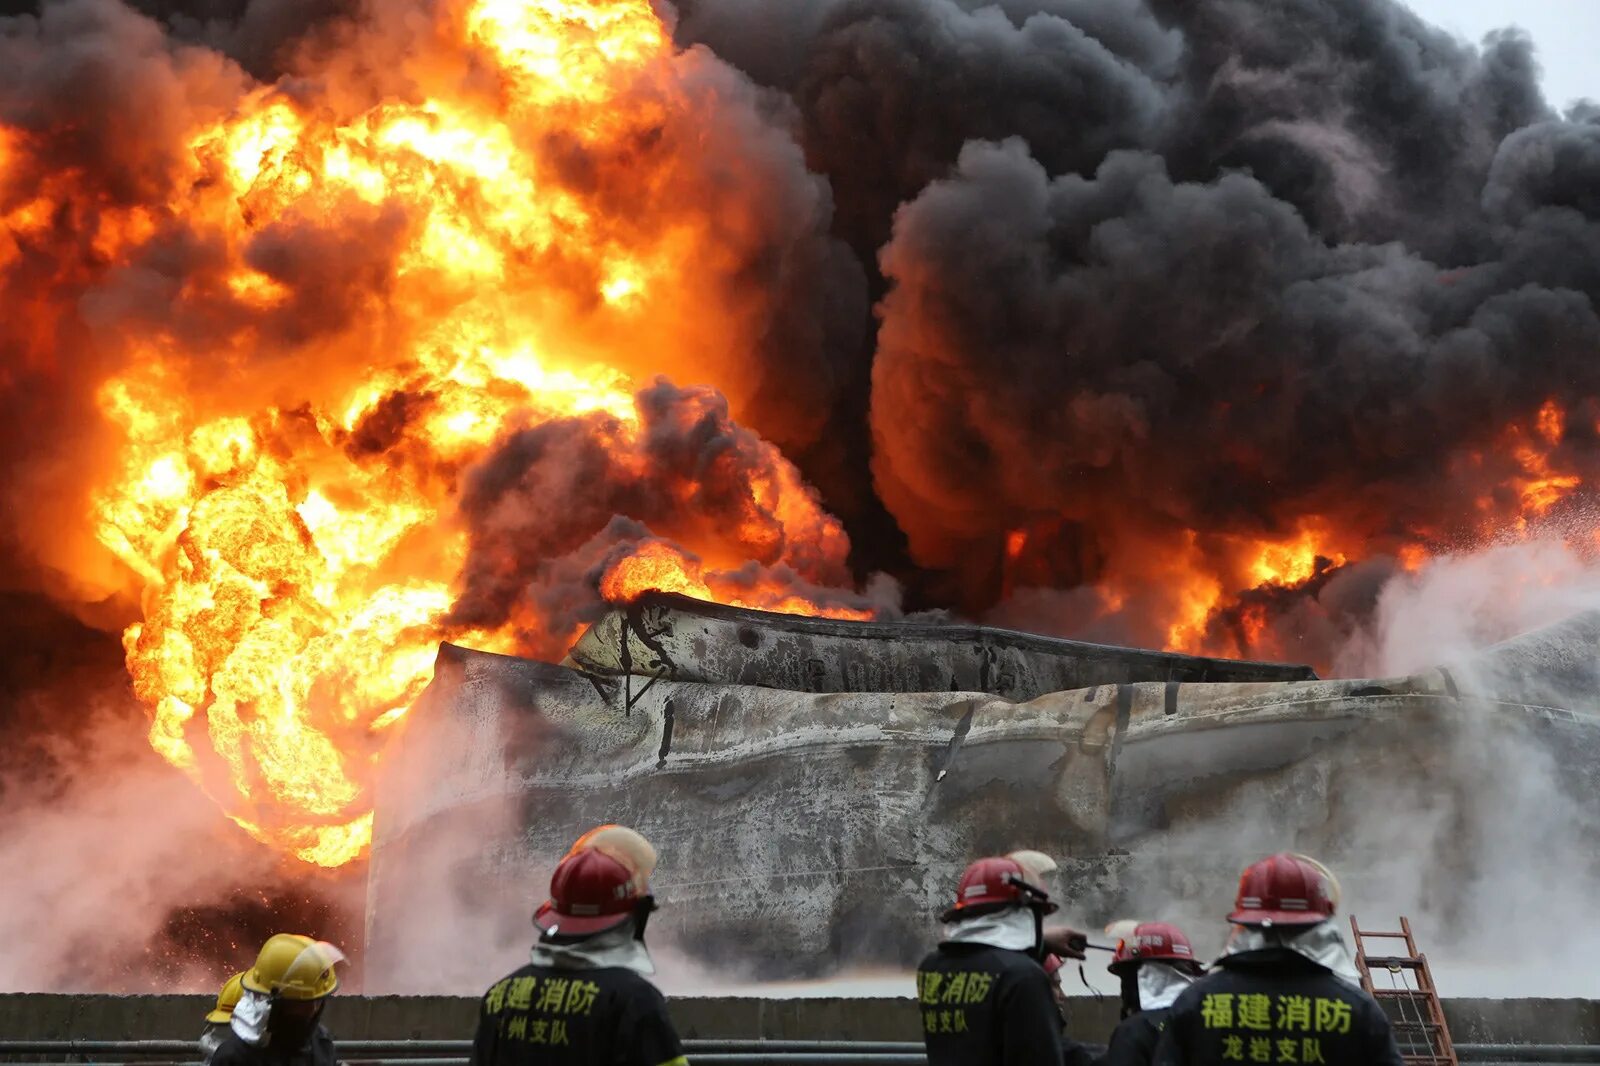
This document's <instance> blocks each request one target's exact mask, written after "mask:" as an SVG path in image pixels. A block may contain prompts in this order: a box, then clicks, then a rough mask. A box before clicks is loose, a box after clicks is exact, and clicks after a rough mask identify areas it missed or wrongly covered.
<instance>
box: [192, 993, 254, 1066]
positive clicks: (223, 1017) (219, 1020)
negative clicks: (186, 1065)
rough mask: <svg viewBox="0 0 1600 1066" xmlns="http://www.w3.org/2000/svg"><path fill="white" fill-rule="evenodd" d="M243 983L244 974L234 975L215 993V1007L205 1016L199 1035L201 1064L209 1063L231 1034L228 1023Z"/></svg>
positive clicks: (231, 1017)
mask: <svg viewBox="0 0 1600 1066" xmlns="http://www.w3.org/2000/svg"><path fill="white" fill-rule="evenodd" d="M243 982H244V974H243V973H242V972H240V973H236V974H234V975H233V976H232V977H230V978H228V979H227V980H226V981H224V982H223V984H222V989H221V990H220V991H219V992H218V993H217V1005H216V1006H215V1007H212V1008H211V1013H210V1014H207V1015H206V1027H205V1031H204V1032H202V1033H201V1034H200V1061H201V1062H210V1061H211V1054H212V1052H214V1051H216V1050H217V1048H219V1047H221V1046H222V1041H223V1038H224V1037H226V1036H227V1035H228V1033H229V1032H231V1030H230V1029H229V1028H228V1023H229V1022H230V1021H231V1020H232V1019H233V1008H234V1005H235V1004H237V1003H238V1002H239V997H240V996H241V995H242V994H243V993H244V984H243Z"/></svg>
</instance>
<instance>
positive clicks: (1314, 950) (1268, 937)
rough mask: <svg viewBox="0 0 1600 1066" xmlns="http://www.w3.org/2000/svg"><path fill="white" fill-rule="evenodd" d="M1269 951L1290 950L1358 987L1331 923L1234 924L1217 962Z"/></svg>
mask: <svg viewBox="0 0 1600 1066" xmlns="http://www.w3.org/2000/svg"><path fill="white" fill-rule="evenodd" d="M1273 948H1278V949H1281V950H1283V951H1292V952H1294V953H1295V954H1296V955H1299V956H1300V957H1301V958H1304V959H1307V960H1309V961H1311V962H1314V963H1316V964H1317V965H1318V966H1321V967H1322V968H1323V969H1324V970H1327V971H1329V972H1330V973H1332V974H1333V976H1335V977H1337V978H1339V980H1341V981H1344V982H1345V983H1347V984H1352V985H1355V986H1356V987H1357V988H1360V987H1361V971H1360V970H1358V969H1356V962H1355V958H1354V957H1353V956H1352V955H1351V954H1350V949H1349V947H1347V946H1346V945H1345V942H1344V938H1343V937H1342V936H1340V935H1339V927H1338V926H1337V925H1335V924H1334V923H1333V922H1332V921H1326V922H1321V923H1319V924H1317V925H1313V926H1310V927H1306V926H1274V927H1272V928H1270V929H1268V928H1263V927H1260V926H1253V925H1236V926H1234V927H1233V935H1232V936H1230V937H1228V943H1227V945H1226V946H1224V947H1223V949H1222V954H1221V955H1219V956H1217V959H1218V961H1221V960H1222V959H1226V958H1228V957H1229V956H1233V955H1244V954H1246V953H1248V952H1252V951H1267V950H1270V949H1273Z"/></svg>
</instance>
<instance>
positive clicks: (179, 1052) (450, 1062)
mask: <svg viewBox="0 0 1600 1066" xmlns="http://www.w3.org/2000/svg"><path fill="white" fill-rule="evenodd" d="M337 1047H338V1051H339V1058H340V1059H341V1060H342V1061H343V1062H345V1063H348V1064H350V1066H464V1064H465V1063H466V1062H467V1058H468V1055H469V1054H470V1053H471V1050H472V1044H471V1042H470V1041H466V1040H340V1041H337ZM1455 1048H1456V1053H1457V1055H1459V1056H1460V1058H1461V1061H1462V1062H1472V1063H1478V1064H1481V1066H1572V1064H1575V1063H1576V1064H1590V1066H1600V1045H1595V1044H1457V1045H1456V1046H1455ZM684 1051H685V1052H686V1053H687V1054H688V1056H689V1059H690V1062H691V1063H698V1064H702V1066H765V1064H772V1066H846V1064H849V1063H866V1064H869V1066H926V1062H927V1059H926V1058H925V1056H924V1055H923V1053H922V1044H921V1043H919V1042H915V1041H855V1040H686V1041H684ZM194 1055H195V1042H194V1041H193V1040H0V1060H11V1061H31V1062H42V1063H93V1064H96V1066H113V1064H122V1063H128V1064H130V1066H132V1064H136V1066H166V1064H174V1066H176V1064H186V1066H187V1064H192V1063H194V1062H195V1061H196V1059H195V1057H194Z"/></svg>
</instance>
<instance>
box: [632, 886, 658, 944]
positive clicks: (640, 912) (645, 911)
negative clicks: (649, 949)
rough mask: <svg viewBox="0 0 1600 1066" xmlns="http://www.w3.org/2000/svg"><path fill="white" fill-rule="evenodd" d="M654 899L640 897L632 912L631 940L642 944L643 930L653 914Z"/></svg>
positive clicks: (654, 907) (652, 897)
mask: <svg viewBox="0 0 1600 1066" xmlns="http://www.w3.org/2000/svg"><path fill="white" fill-rule="evenodd" d="M655 909H656V898H655V897H654V896H640V897H639V906H638V907H637V908H636V909H635V910H634V912H633V913H634V920H633V939H635V940H637V941H639V942H640V943H641V944H642V943H644V929H645V926H647V925H649V924H650V915H651V914H652V913H654V912H655Z"/></svg>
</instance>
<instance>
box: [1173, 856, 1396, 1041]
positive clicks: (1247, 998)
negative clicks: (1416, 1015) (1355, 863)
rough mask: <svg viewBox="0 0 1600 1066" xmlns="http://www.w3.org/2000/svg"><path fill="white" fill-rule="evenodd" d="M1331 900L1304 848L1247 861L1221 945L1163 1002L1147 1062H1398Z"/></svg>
mask: <svg viewBox="0 0 1600 1066" xmlns="http://www.w3.org/2000/svg"><path fill="white" fill-rule="evenodd" d="M1338 899H1339V889H1338V884H1337V882H1335V881H1334V879H1333V875H1332V874H1331V873H1329V872H1328V869H1327V868H1326V867H1324V866H1323V865H1322V864H1321V863H1318V862H1316V861H1315V860H1314V859H1309V858H1307V857H1305V856H1304V855H1292V854H1288V853H1282V854H1278V855H1273V856H1270V857H1269V858H1265V859H1262V860H1261V861H1260V862H1258V863H1255V864H1254V865H1252V866H1249V867H1247V868H1246V869H1245V871H1244V873H1243V875H1242V876H1241V877H1240V878H1239V893H1238V897H1237V899H1236V900H1235V903H1234V910H1233V913H1232V914H1230V915H1228V921H1230V922H1232V923H1233V926H1234V929H1233V934H1232V935H1231V936H1230V937H1229V940H1228V945H1227V947H1226V948H1224V949H1223V954H1222V957H1221V958H1219V959H1218V960H1217V962H1216V963H1215V964H1214V968H1213V970H1212V972H1211V973H1210V974H1208V975H1207V976H1205V977H1202V978H1200V979H1199V980H1198V981H1196V982H1195V983H1194V984H1192V985H1190V986H1189V988H1188V989H1187V990H1186V991H1185V992H1184V993H1183V994H1182V995H1180V996H1179V997H1178V999H1177V1002H1175V1003H1174V1004H1173V1005H1172V1010H1171V1013H1169V1014H1168V1016H1167V1026H1166V1029H1165V1030H1163V1031H1162V1034H1161V1042H1160V1044H1159V1046H1158V1047H1157V1049H1156V1059H1155V1061H1156V1062H1157V1063H1160V1064H1162V1066H1223V1064H1225V1063H1232V1062H1273V1063H1282V1062H1293V1063H1297V1064H1306V1066H1401V1059H1400V1050H1399V1048H1398V1047H1397V1046H1396V1044H1395V1040H1394V1034H1393V1032H1391V1031H1390V1028H1389V1020H1388V1018H1387V1017H1385V1016H1384V1013H1383V1009H1382V1008H1381V1007H1379V1006H1378V1004H1377V1002H1376V1001H1375V1000H1373V999H1372V997H1371V996H1369V995H1367V994H1366V993H1365V992H1363V991H1362V990H1361V987H1360V985H1359V983H1357V980H1358V979H1357V980H1352V978H1355V976H1356V974H1355V968H1354V966H1353V965H1352V964H1351V961H1350V951H1349V949H1348V948H1347V947H1346V946H1345V944H1344V941H1343V940H1342V939H1341V938H1340V936H1339V930H1338V928H1337V926H1336V925H1335V923H1334V922H1333V921H1332V918H1333V914H1334V911H1335V910H1336V909H1337V906H1338Z"/></svg>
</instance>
